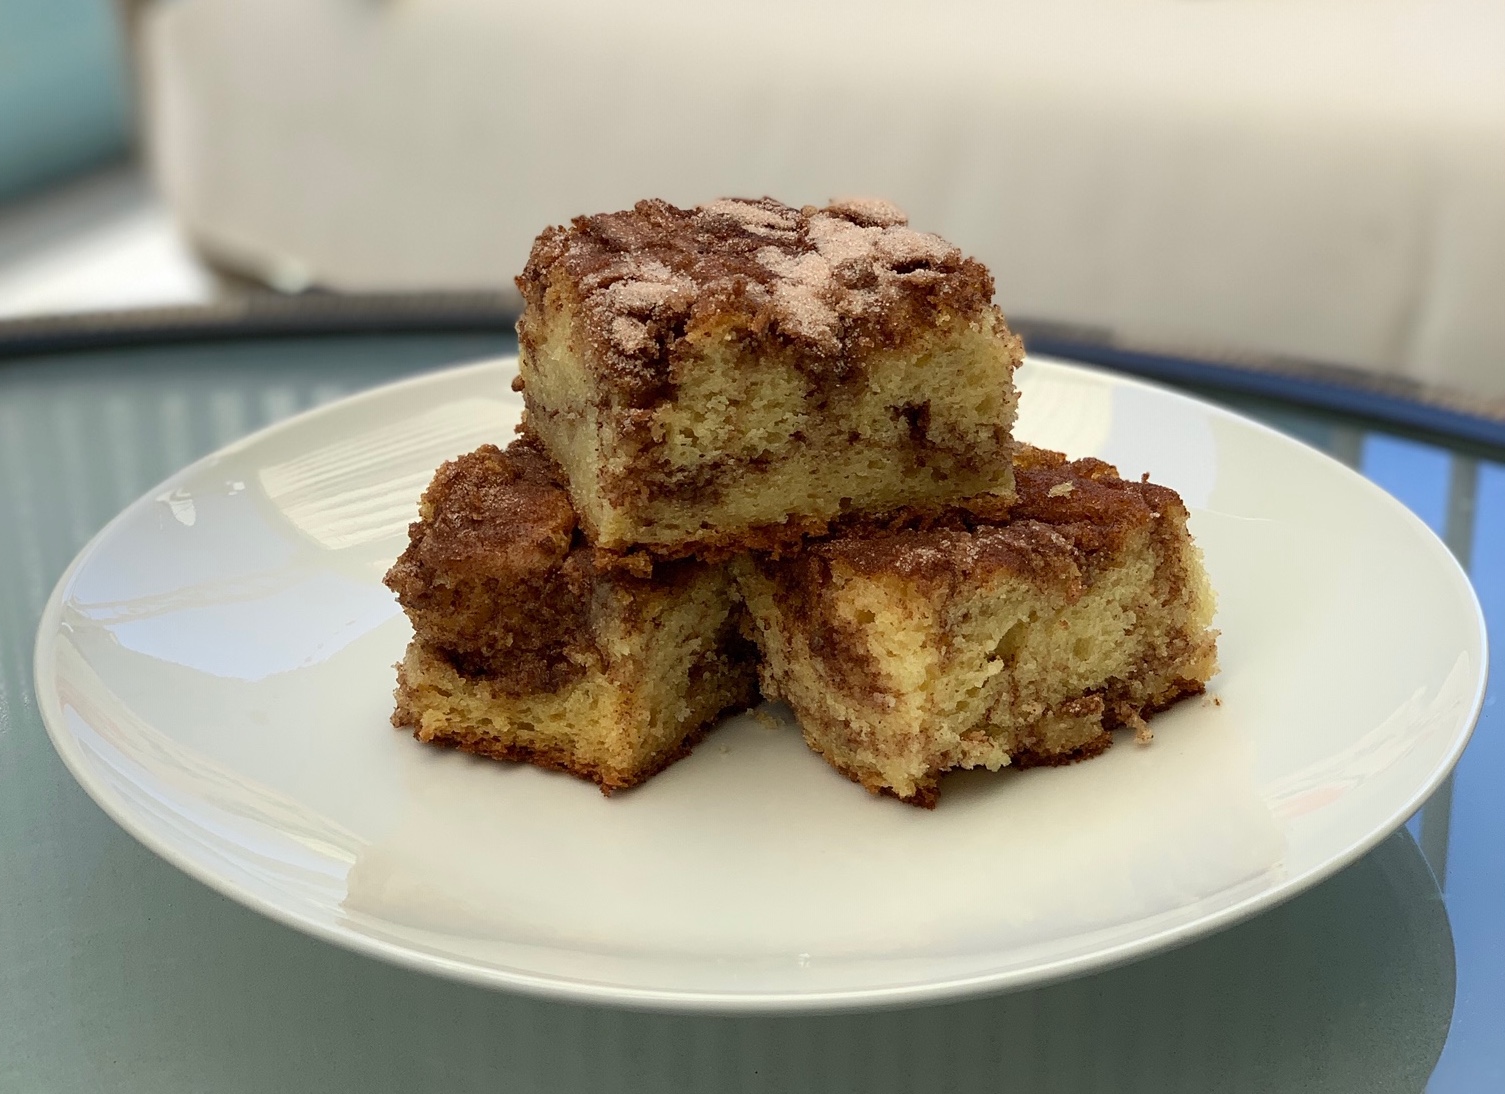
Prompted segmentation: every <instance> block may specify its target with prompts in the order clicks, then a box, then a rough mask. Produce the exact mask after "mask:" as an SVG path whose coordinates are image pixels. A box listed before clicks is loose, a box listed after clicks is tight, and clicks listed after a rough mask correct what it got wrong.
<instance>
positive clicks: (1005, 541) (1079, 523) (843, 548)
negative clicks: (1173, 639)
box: [808, 445, 1185, 584]
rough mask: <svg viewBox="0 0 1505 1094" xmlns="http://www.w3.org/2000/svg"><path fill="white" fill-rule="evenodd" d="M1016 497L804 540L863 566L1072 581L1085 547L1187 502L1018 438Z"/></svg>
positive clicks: (931, 575)
mask: <svg viewBox="0 0 1505 1094" xmlns="http://www.w3.org/2000/svg"><path fill="white" fill-rule="evenodd" d="M1014 481H1015V485H1016V489H1017V491H1018V497H1017V499H1016V501H1015V503H1014V506H1013V508H1012V509H1011V510H1010V513H1009V516H1008V519H1007V520H1005V521H998V520H995V519H992V518H988V517H980V516H978V515H976V514H973V513H968V512H966V511H964V510H955V511H953V512H951V513H949V514H947V515H946V516H944V517H942V518H940V519H938V520H936V521H934V522H933V523H932V524H931V525H930V526H928V527H922V528H913V527H910V528H882V527H872V526H862V525H861V524H860V523H859V524H858V525H854V526H852V528H851V529H850V530H852V531H856V532H858V533H859V534H854V535H837V536H834V537H832V538H831V539H829V540H827V541H826V542H824V543H820V544H816V545H813V546H811V547H810V548H808V552H809V553H811V554H816V555H820V556H821V557H823V558H825V559H827V560H828V561H830V562H839V563H840V564H842V565H844V566H845V567H848V568H850V569H851V570H853V571H855V572H858V573H862V574H867V575H877V574H880V573H888V574H894V575H897V576H899V577H902V578H905V579H924V580H932V581H939V580H946V581H970V580H975V579H977V578H978V577H981V576H983V575H985V574H988V573H992V572H1000V571H1003V572H1008V573H1016V574H1027V575H1029V576H1030V577H1031V578H1032V579H1034V580H1039V581H1051V582H1055V583H1057V584H1061V583H1066V584H1071V583H1074V582H1076V581H1077V580H1079V577H1080V575H1081V573H1082V570H1083V567H1084V564H1085V563H1086V562H1087V560H1088V558H1089V556H1091V555H1093V554H1095V553H1098V552H1106V553H1110V554H1111V553H1113V552H1117V551H1119V550H1121V549H1122V548H1123V545H1124V544H1125V542H1126V541H1127V540H1128V538H1129V537H1130V536H1131V535H1133V534H1134V533H1135V532H1137V531H1139V530H1141V529H1143V528H1146V527H1147V526H1149V525H1151V524H1152V523H1154V522H1155V521H1156V520H1157V519H1158V518H1159V517H1160V516H1161V515H1162V514H1164V513H1165V512H1167V511H1170V510H1173V509H1178V508H1179V509H1180V510H1181V512H1182V514H1183V515H1184V512H1185V507H1184V506H1183V505H1182V503H1181V499H1180V497H1179V496H1178V495H1177V494H1176V492H1175V491H1174V490H1170V489H1167V488H1166V487H1163V486H1157V485H1155V484H1153V483H1146V482H1137V481H1127V480H1124V479H1122V478H1120V477H1119V475H1118V471H1117V469H1116V468H1115V467H1114V466H1113V465H1112V464H1109V463H1104V462H1103V461H1102V460H1096V459H1083V460H1067V458H1066V457H1065V456H1063V455H1062V454H1060V453H1059V452H1049V451H1046V450H1044V449H1038V448H1033V447H1030V446H1028V445H1025V446H1022V447H1021V449H1020V451H1019V453H1018V455H1017V456H1016V458H1015V461H1014Z"/></svg>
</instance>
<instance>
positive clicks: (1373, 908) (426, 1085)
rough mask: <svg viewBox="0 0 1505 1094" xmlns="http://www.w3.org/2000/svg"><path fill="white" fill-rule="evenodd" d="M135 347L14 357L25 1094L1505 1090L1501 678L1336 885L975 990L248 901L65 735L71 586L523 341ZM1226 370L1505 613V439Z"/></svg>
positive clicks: (1, 957)
mask: <svg viewBox="0 0 1505 1094" xmlns="http://www.w3.org/2000/svg"><path fill="white" fill-rule="evenodd" d="M134 343H135V344H131V345H120V346H109V345H100V346H96V347H93V348H82V349H79V348H75V349H72V350H67V351H57V352H50V353H45V354H44V353H36V354H33V355H31V356H12V357H10V358H8V359H0V1091H11V1090H15V1091H72V1090H90V1091H93V1090H104V1089H108V1090H120V1091H150V1092H152V1094H168V1092H173V1091H180V1090H181V1091H190V1090H191V1091H201V1090H209V1091H247V1092H250V1091H257V1092H259V1091H273V1090H276V1091H286V1090H320V1091H337V1090H361V1091H386V1090H412V1089H435V1090H471V1089H509V1090H513V1089H515V1090H584V1089H591V1090H617V1089H621V1090H653V1091H658V1090H679V1089H685V1090H771V1091H772V1090H778V1091H786V1090H811V1091H834V1090H862V1091H879V1090H1000V1089H1018V1090H1027V1091H1084V1090H1105V1091H1138V1090H1144V1091H1157V1092H1159V1091H1171V1090H1186V1091H1199V1092H1200V1091H1213V1090H1219V1091H1221V1090H1230V1091H1232V1090H1249V1091H1287V1090H1290V1091H1296V1090H1329V1091H1366V1092H1368V1091H1389V1090H1395V1091H1420V1090H1428V1091H1433V1092H1447V1094H1451V1092H1464V1091H1468V1092H1472V1091H1484V1090H1498V1089H1505V1038H1502V1037H1501V1035H1500V1029H1501V1028H1502V1027H1505V714H1502V712H1501V704H1499V703H1498V702H1497V699H1498V695H1499V690H1500V687H1499V685H1498V683H1496V684H1494V685H1492V686H1491V688H1490V691H1489V694H1488V697H1487V698H1486V701H1485V706H1484V712H1483V715H1482V717H1481V720H1480V722H1479V725H1478V728H1477V729H1476V731H1475V733H1474V737H1473V741H1472V743H1471V744H1470V746H1469V748H1468V750H1467V751H1466V752H1465V754H1464V756H1463V758H1462V761H1461V762H1460V763H1459V765H1458V768H1457V770H1456V771H1455V773H1454V774H1453V776H1452V777H1451V778H1450V779H1449V780H1448V781H1447V782H1446V783H1445V784H1444V785H1443V786H1442V788H1441V789H1440V790H1439V791H1438V793H1437V794H1436V795H1435V796H1434V797H1433V798H1432V799H1431V801H1429V802H1428V803H1427V805H1426V806H1425V808H1423V809H1422V810H1421V812H1420V813H1418V814H1417V816H1415V817H1414V818H1412V819H1411V821H1410V822H1409V823H1408V824H1407V825H1406V826H1405V827H1404V828H1403V829H1401V830H1400V831H1398V832H1396V833H1395V834H1394V835H1393V836H1391V837H1390V838H1388V839H1387V840H1385V841H1384V842H1382V843H1381V844H1380V845H1379V846H1378V847H1377V848H1376V849H1375V850H1374V851H1373V852H1371V853H1370V854H1369V855H1368V856H1366V857H1365V858H1363V859H1362V860H1360V861H1359V862H1358V863H1356V864H1355V865H1353V866H1352V867H1350V868H1349V869H1347V870H1345V871H1343V872H1342V873H1340V874H1338V875H1337V876H1335V877H1333V878H1332V879H1330V880H1329V881H1327V882H1325V883H1323V884H1322V885H1319V886H1317V887H1316V888H1314V889H1312V890H1309V891H1308V892H1306V893H1304V894H1303V895H1301V896H1299V897H1297V898H1296V899H1294V900H1292V901H1290V902H1289V903H1287V904H1285V905H1283V906H1281V907H1278V908H1276V909H1274V910H1272V911H1270V912H1268V913H1267V914H1264V915H1262V916H1259V917H1257V918H1256V919H1254V920H1251V921H1249V922H1246V923H1244V924H1241V925H1239V926H1236V927H1234V928H1232V929H1230V930H1227V931H1224V932H1222V933H1220V934H1217V935H1214V936H1212V937H1210V938H1206V939H1203V940H1201V941H1199V942H1196V943H1194V944H1192V945H1189V946H1186V947H1184V948H1182V949H1179V950H1176V951H1172V952H1169V953H1165V954H1161V955H1158V956H1155V957H1152V958H1149V959H1146V960H1143V961H1140V962H1138V963H1136V964H1133V965H1130V966H1127V967H1124V968H1120V969H1115V970H1111V971H1108V972H1105V973H1101V974H1098V975H1094V976H1090V977H1084V978H1082V979H1079V980H1074V981H1070V982H1067V983H1062V984H1056V985H1052V986H1050V987H1046V988H1043V989H1039V990H1035V991H1028V992H1020V993H1016V994H1012V995H1003V996H997V997H991V998H984V999H976V1000H971V1001H968V1002H964V1003H955V1004H948V1005H945V1006H934V1007H926V1008H921V1009H915V1010H897V1011H883V1012H876V1013H868V1014H854V1015H831V1016H817V1017H800V1018H714V1017H686V1016H672V1015H659V1014H643V1013H634V1012H630V1011H617V1010H607V1009H602V1008H590V1007H583V1006H574V1005H566V1004H560V1003H548V1002H540V1001H537V1000H531V999H524V998H520V997H515V996H510V995H505V994H500V993H489V992H485V991H482V990H479V989H475V988H470V987H466V986H463V985H459V984H454V983H449V982H445V981H441V980H437V979H433V978H430V977H426V976H423V975H420V974H416V973H411V972H407V971H403V970H400V969H396V968H392V967H388V966H386V965H383V964H380V963H378V962H375V961H372V960H369V959H365V958H361V957H357V956H355V955H352V954H348V953H345V952H343V951H339V950H336V949H334V948H332V947H329V946H326V945H324V944H322V943H319V942H316V941H314V940H312V939H309V938H306V937H304V936H302V935H299V934H297V933H295V932H293V931H291V930H289V929H287V928H284V927H281V926H279V925H277V924H274V923H271V922H270V921H267V920H264V919H262V918H260V917H259V916H257V915H255V914H254V913H252V912H250V911H247V910H245V909H243V908H241V907H239V906H237V905H235V904H233V903H231V902H229V901H228V900H226V899H224V898H222V897H220V896H218V895H216V894H214V893H213V892H211V891H210V890H208V889H207V888H205V887H203V886H201V885H199V884H198V883H197V882H195V881H192V880H191V879H189V878H188V877H186V876H185V875H182V874H180V873H178V872H177V871H176V870H175V869H173V868H172V867H171V866H169V865H167V864H166V863H165V862H163V861H160V860H158V859H157V858H155V857H154V856H153V855H152V854H150V853H149V852H148V851H146V850H145V849H144V848H142V847H141V846H139V845H137V844H136V843H135V842H134V841H133V840H131V839H130V837H128V836H127V835H125V834H124V833H123V832H122V831H121V830H119V829H118V828H116V827H115V826H114V825H113V824H112V823H111V822H110V821H109V820H108V819H107V818H106V817H105V815H104V814H103V813H102V812H100V811H99V810H98V809H97V808H96V807H95V806H94V805H93V804H92V802H90V801H89V799H88V798H87V797H86V796H85V795H84V793H83V791H82V790H80V789H79V788H78V787H77V786H76V785H75V784H74V783H73V781H72V779H71V778H70V777H69V776H68V774H67V772H66V770H65V769H64V768H63V766H62V764H61V762H60V761H59V760H58V759H57V757H56V756H55V755H54V754H53V752H52V749H51V746H50V744H49V743H48V740H47V736H46V733H45V731H44V729H43V727H42V724H41V720H40V718H39V716H38V714H37V711H36V706H35V703H34V700H33V696H32V693H31V670H32V662H31V644H32V640H33V635H34V631H35V628H36V624H37V619H38V617H39V615H40V613H41V609H42V606H43V603H44V602H45V600H46V597H47V595H48V593H49V592H50V590H51V587H52V585H53V583H54V582H55V581H56V579H57V577H58V575H59V574H60V573H61V572H62V570H63V569H64V567H65V566H66V565H67V563H68V562H69V560H70V559H71V558H72V556H73V555H74V553H75V552H76V551H77V550H78V549H79V548H80V547H81V546H82V545H83V544H84V543H85V542H86V541H87V539H88V538H89V537H90V536H91V535H92V534H93V533H94V532H95V531H97V530H98V529H99V528H100V527H101V526H102V525H103V524H104V523H105V522H106V521H107V520H108V519H109V518H110V517H112V516H113V515H114V514H115V513H116V512H117V511H119V510H120V509H121V508H123V507H124V506H125V505H126V504H128V503H129V502H130V501H132V500H133V499H135V498H136V497H137V496H139V495H140V494H142V493H143V492H144V491H146V490H147V489H149V488H150V487H151V486H152V485H153V484H154V483H156V482H158V481H160V480H161V479H162V478H164V477H165V476H167V475H168V474H169V473H171V472H173V471H175V470H176V469H178V468H179V467H181V466H183V465H185V464H187V463H189V462H191V461H192V460H193V459H195V458H197V457H198V456H200V455H202V454H204V453H206V452H209V451H212V450H213V449H215V448H218V447H220V446H222V445H224V444H225V443H227V442H229V441H231V440H233V439H234V438H236V437H238V436H241V435H243V434H245V433H247V432H249V431H251V430H253V429H256V428H258V427H260V426H262V425H264V424H267V423H269V422H271V421H274V420H276V419H278V418H281V417H285V416H286V415H288V414H291V413H294V412H296V411H299V410H302V409H305V408H307V407H309V406H312V405H315V404H317V403H321V402H325V401H328V400H331V399H335V398H339V397H341V396H344V395H347V394H350V393H352V392H354V391H357V390H360V389H362V388H366V387H370V386H374V385H376V384H380V383H383V382H386V381H389V380H392V379H395V378H398V377H400V376H403V375H408V374H411V373H413V372H416V371H419V370H422V369H430V368H436V367H442V366H445V365H449V364H454V363H458V362H461V361H467V360H474V359H477V358H480V357H484V356H489V355H492V354H496V353H502V352H509V351H511V350H512V349H513V348H514V346H515V342H514V341H513V339H512V338H511V336H510V335H508V334H505V333H499V332H485V331H482V332H476V333H464V332H455V333H446V332H443V331H438V330H428V331H425V332H422V333H409V334H386V335H380V336H376V335H348V334H346V335H339V334H330V335H326V336H322V337H302V338H290V337H275V338H274V337H260V338H252V339H224V340H213V339H201V340H198V341H194V342H191V343H185V344H175V345H169V344H161V343H153V342H152V341H151V340H150V339H149V338H142V337H140V336H139V332H138V336H137V337H135V338H134ZM1209 377H1210V378H1209ZM1215 380H1216V377H1215V375H1212V374H1208V375H1207V376H1204V375H1201V374H1196V373H1190V374H1186V375H1183V376H1182V377H1181V382H1182V385H1183V386H1188V385H1189V386H1191V387H1192V388H1193V389H1194V390H1197V392H1198V393H1199V394H1202V395H1204V396H1205V397H1208V398H1212V399H1214V400H1217V401H1221V402H1224V403H1226V404H1228V405H1231V406H1233V407H1234V408H1235V409H1237V410H1240V411H1242V412H1244V413H1246V414H1249V415H1251V416H1252V417H1255V418H1258V419H1261V420H1263V421H1266V422H1268V423H1269V424H1271V425H1273V426H1275V427H1277V428H1279V429H1282V430H1284V431H1285V432H1287V433H1290V434H1292V435H1294V436H1296V437H1298V438H1300V439H1301V440H1303V441H1306V442H1307V443H1309V444H1312V445H1314V446H1316V447H1318V448H1320V449H1322V450H1324V451H1326V452H1329V453H1330V454H1332V455H1334V456H1336V457H1337V458H1338V459H1340V460H1342V461H1344V462H1346V463H1348V464H1350V465H1352V466H1354V467H1355V468H1357V469H1358V470H1359V471H1361V472H1362V473H1363V474H1364V475H1366V476H1368V477H1369V478H1371V479H1372V480H1374V481H1375V482H1377V483H1379V484H1380V485H1381V486H1383V487H1384V488H1385V489H1387V490H1389V491H1390V492H1391V493H1393V494H1394V495H1395V496H1396V497H1398V498H1399V499H1400V500H1401V501H1403V502H1404V503H1405V504H1406V505H1408V506H1409V507H1410V508H1411V509H1412V510H1413V511H1414V512H1416V513H1417V515H1419V516H1420V517H1421V518H1422V519H1423V520H1424V521H1426V522H1427V523H1428V524H1429V525H1430V526H1431V527H1432V528H1433V529H1434V530H1435V531H1436V532H1437V533H1438V535H1439V536H1441V537H1442V538H1443V540H1444V541H1445V542H1446V543H1447V544H1448V546H1449V547H1450V548H1451V549H1452V550H1453V552H1454V553H1455V554H1456V555H1457V556H1458V558H1459V559H1460V561H1461V562H1462V563H1463V565H1464V566H1465V568H1467V570H1468V572H1469V573H1470V575H1471V576H1472V578H1473V581H1474V585H1475V588H1476V589H1477V591H1478V594H1479V598H1480V600H1481V602H1482V603H1483V606H1484V612H1485V616H1486V619H1487V622H1488V626H1489V629H1490V632H1491V634H1493V635H1500V634H1505V448H1493V447H1491V446H1490V445H1489V444H1487V443H1481V442H1480V441H1479V440H1478V439H1477V438H1472V439H1468V438H1450V437H1449V436H1448V435H1446V434H1444V433H1440V432H1439V433H1433V434H1428V435H1423V434H1419V433H1409V434H1408V433H1407V432H1406V431H1405V430H1404V429H1401V428H1398V427H1394V426H1387V425H1382V424H1377V423H1376V422H1374V421H1373V420H1369V419H1365V418H1361V417H1359V416H1357V415H1355V414H1351V413H1347V412H1345V411H1344V410H1342V409H1335V408H1334V407H1333V406H1332V405H1331V400H1330V399H1329V400H1326V401H1324V402H1323V407H1322V408H1321V409H1318V408H1316V407H1314V406H1312V405H1303V403H1302V401H1301V400H1300V399H1299V397H1298V396H1292V397H1291V398H1284V399H1275V398H1269V397H1261V396H1256V395H1250V394H1247V393H1245V394H1236V393H1232V392H1230V391H1228V390H1227V389H1225V388H1220V387H1219V386H1217V384H1216V383H1215Z"/></svg>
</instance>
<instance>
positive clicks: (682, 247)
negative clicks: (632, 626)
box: [518, 198, 1022, 557]
mask: <svg viewBox="0 0 1505 1094" xmlns="http://www.w3.org/2000/svg"><path fill="white" fill-rule="evenodd" d="M518 286H519V288H520V289H521V290H522V293H523V298H524V301H525V309H524V312H523V316H522V319H521V321H520V322H519V323H518V337H519V343H520V371H521V375H520V377H519V384H520V386H521V390H522V392H523V397H524V400H525V403H526V406H527V415H526V422H527V428H528V429H529V430H530V431H531V432H532V433H533V434H535V435H536V436H537V437H538V438H539V439H540V441H541V442H542V444H543V446H544V448H545V449H547V451H548V452H549V454H550V455H551V456H552V457H553V458H554V459H555V460H556V461H558V463H560V464H561V465H562V466H563V467H564V469H565V471H566V472H567V474H568V479H569V484H570V491H571V495H572V497H573V500H574V503H575V508H576V510H577V511H578V513H579V514H580V520H581V522H582V524H583V525H584V527H585V529H586V531H587V533H588V534H589V537H590V539H591V541H592V542H593V543H594V544H595V545H596V546H597V547H599V548H602V549H604V550H607V551H623V550H626V549H627V548H629V547H631V546H634V545H642V546H644V547H646V548H647V549H649V550H651V551H652V552H653V553H654V554H656V555H658V556H661V557H676V556H682V555H690V554H696V555H698V556H700V557H707V556H708V555H711V554H717V553H727V552H730V551H733V550H738V549H742V548H744V547H749V546H751V547H771V546H777V545H778V544H780V543H785V542H793V541H797V540H798V539H799V538H801V537H802V536H804V535H807V534H810V533H819V532H823V531H824V530H825V529H826V527H827V525H828V523H829V522H830V521H832V520H833V519H835V518H837V517H840V516H843V515H844V514H847V513H866V514H882V513H909V512H913V513H919V514H926V513H931V512H936V511H939V510H940V509H943V508H944V507H946V506H948V505H952V504H956V503H960V502H966V503H967V504H968V505H969V506H970V507H971V508H973V509H976V510H979V511H983V510H986V511H991V512H1000V513H1001V512H1003V511H1004V510H1005V509H1006V507H1007V503H1008V501H1009V500H1010V498H1011V496H1012V493H1013V481H1012V474H1011V471H1010V456H1011V454H1012V451H1013V442H1012V439H1011V429H1012V425H1013V421H1014V413H1015V404H1016V394H1015V390H1014V383H1013V373H1014V369H1015V367H1016V366H1017V365H1018V364H1019V362H1020V360H1021V356H1022V348H1021V344H1020V342H1019V340H1018V338H1016V337H1015V336H1014V335H1013V334H1012V333H1011V332H1010V331H1009V329H1008V327H1007V325H1006V324H1005V322H1004V319H1003V315H1002V314H1001V313H1000V312H999V311H998V309H997V308H996V307H994V305H993V303H992V297H993V280H992V277H991V275H990V274H989V273H988V271H987V269H986V268H985V267H984V266H983V265H982V264H981V263H979V262H977V261H976V260H974V259H970V258H966V257H964V256H963V255H962V253H961V251H959V250H958V249H957V248H955V247H953V246H951V245H950V244H948V243H946V242H945V241H944V240H942V239H940V238H939V237H937V236H934V235H927V234H923V233H920V232H917V231H914V230H913V229H911V228H909V227H908V226H907V222H906V219H905V217H904V215H903V214H902V213H901V212H899V211H898V210H897V209H895V208H894V207H893V206H891V205H888V204H887V203H885V202H876V201H861V202H846V203H840V204H834V205H830V206H827V207H825V208H816V207H813V206H807V207H805V208H803V209H793V208H790V207H789V206H786V205H782V204H780V203H779V202H776V201H773V200H771V199H767V198H765V199H761V200H756V201H744V200H723V201H714V202H711V203H709V204H707V205H702V206H700V207H698V208H695V209H680V208H676V207H675V206H672V205H669V204H667V203H665V202H662V201H644V202H639V203H638V204H637V205H636V206H635V207H634V208H632V209H630V210H627V211H625V212H619V213H609V214H604V215H601V216H591V217H579V218H577V219H576V220H575V221H574V222H573V223H572V224H571V226H570V227H568V228H551V229H549V230H547V231H545V232H544V233H543V234H542V235H541V236H540V237H539V238H538V241H537V242H536V243H535V244H534V247H533V252H532V256H531V257H530V259H529V261H528V264H527V267H526V269H525V270H524V272H523V274H522V276H521V277H519V278H518Z"/></svg>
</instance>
